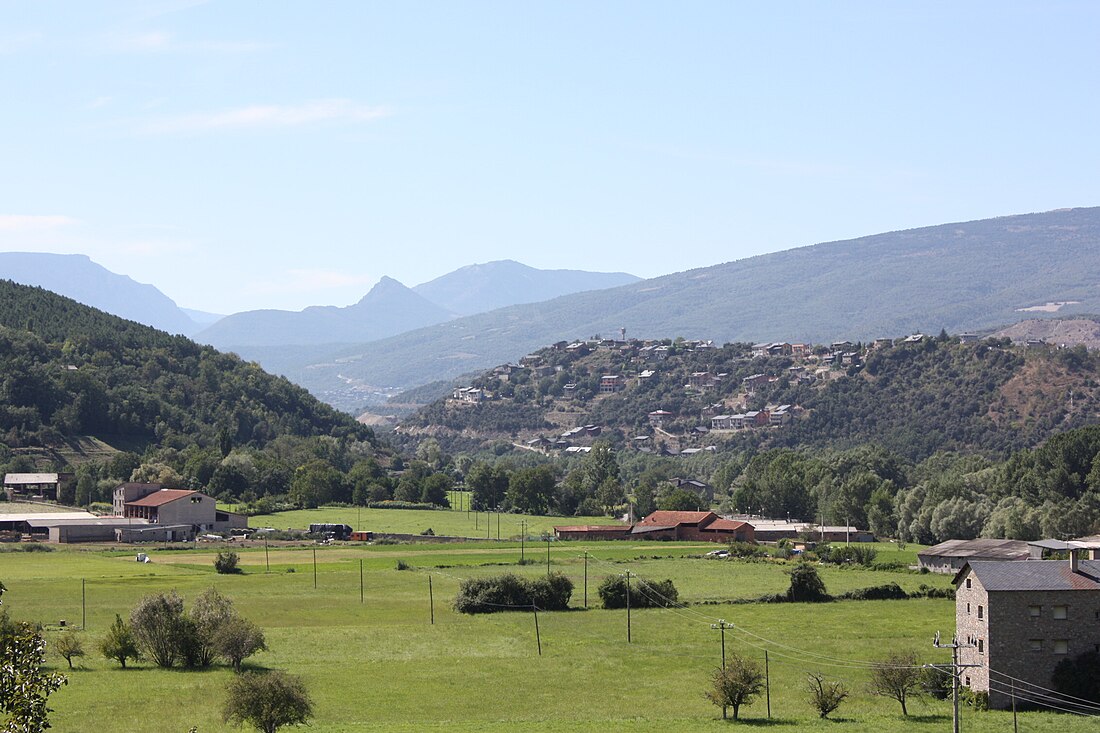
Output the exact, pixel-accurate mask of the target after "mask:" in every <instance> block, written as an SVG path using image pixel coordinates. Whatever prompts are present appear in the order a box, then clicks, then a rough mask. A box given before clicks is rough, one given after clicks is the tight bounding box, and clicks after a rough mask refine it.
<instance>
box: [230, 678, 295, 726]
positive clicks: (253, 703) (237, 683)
mask: <svg viewBox="0 0 1100 733" xmlns="http://www.w3.org/2000/svg"><path fill="white" fill-rule="evenodd" d="M223 716H224V718H225V722H227V723H236V724H237V725H245V724H248V725H251V726H252V727H253V728H255V729H256V730H258V731H260V733H276V731H278V730H279V728H282V727H283V726H285V725H298V724H300V723H305V722H306V721H307V720H309V718H311V717H312V716H313V701H312V700H310V699H309V694H308V693H307V692H306V688H305V685H304V684H302V680H301V678H299V677H295V676H293V675H289V674H286V673H284V672H268V673H266V674H256V673H255V672H248V673H245V674H242V675H239V676H237V677H235V678H234V679H233V680H232V681H230V683H229V688H228V694H227V697H226V700H225V708H224V710H223Z"/></svg>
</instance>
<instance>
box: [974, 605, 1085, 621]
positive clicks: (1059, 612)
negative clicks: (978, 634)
mask: <svg viewBox="0 0 1100 733" xmlns="http://www.w3.org/2000/svg"><path fill="white" fill-rule="evenodd" d="M978 615H981V614H978ZM1067 616H1069V606H1055V607H1054V618H1055V619H1057V620H1058V621H1065V620H1066V617H1067Z"/></svg>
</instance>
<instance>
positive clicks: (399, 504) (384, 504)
mask: <svg viewBox="0 0 1100 733" xmlns="http://www.w3.org/2000/svg"><path fill="white" fill-rule="evenodd" d="M367 508H368V509H438V508H439V507H438V506H436V505H435V504H425V503H424V502H419V501H371V502H367Z"/></svg>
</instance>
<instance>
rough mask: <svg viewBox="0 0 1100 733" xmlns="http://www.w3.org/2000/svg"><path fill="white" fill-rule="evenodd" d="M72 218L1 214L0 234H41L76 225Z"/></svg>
mask: <svg viewBox="0 0 1100 733" xmlns="http://www.w3.org/2000/svg"><path fill="white" fill-rule="evenodd" d="M76 223H77V220H76V219H74V218H72V217H71V216H50V215H47V216H40V215H35V214H0V232H41V231H47V230H50V229H58V228H60V227H65V226H71V225H73V224H76Z"/></svg>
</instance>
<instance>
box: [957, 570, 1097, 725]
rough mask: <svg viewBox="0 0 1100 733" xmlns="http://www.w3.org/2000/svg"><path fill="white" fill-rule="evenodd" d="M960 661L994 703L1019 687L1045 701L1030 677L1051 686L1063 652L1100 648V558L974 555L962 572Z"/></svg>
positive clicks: (971, 683) (970, 682)
mask: <svg viewBox="0 0 1100 733" xmlns="http://www.w3.org/2000/svg"><path fill="white" fill-rule="evenodd" d="M954 582H955V589H956V590H955V630H956V635H957V637H958V640H959V642H960V643H961V644H962V645H963V646H962V647H961V648H960V650H959V661H960V662H961V663H962V664H967V665H974V666H973V667H970V668H967V669H964V670H962V674H963V678H962V682H963V684H965V685H966V686H967V687H969V688H970V689H971V690H975V691H980V692H987V693H989V703H990V706H991V707H995V708H1006V707H1009V706H1010V705H1011V704H1012V696H1013V694H1014V693H1013V688H1015V690H1016V692H1015V695H1016V696H1017V697H1018V698H1020V699H1021V700H1022V702H1024V703H1025V704H1026V703H1034V702H1038V703H1040V704H1042V698H1039V699H1036V698H1035V693H1032V692H1031V688H1029V687H1028V686H1029V685H1036V686H1039V687H1042V688H1045V689H1046V688H1052V687H1053V684H1052V679H1051V677H1052V674H1053V672H1054V668H1055V667H1056V666H1057V665H1058V663H1059V662H1061V661H1062V660H1064V659H1070V658H1072V657H1075V656H1078V655H1080V654H1082V653H1084V652H1093V651H1100V624H1098V623H1096V620H1097V619H1098V618H1100V561H1097V560H1079V559H1078V551H1076V550H1072V551H1071V552H1070V559H1069V560H1033V561H1027V562H1019V561H1005V560H1001V561H991V560H974V561H971V562H968V563H966V564H964V566H963V568H962V570H960V571H959V572H958V573H957V574H956V575H955V580H954Z"/></svg>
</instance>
